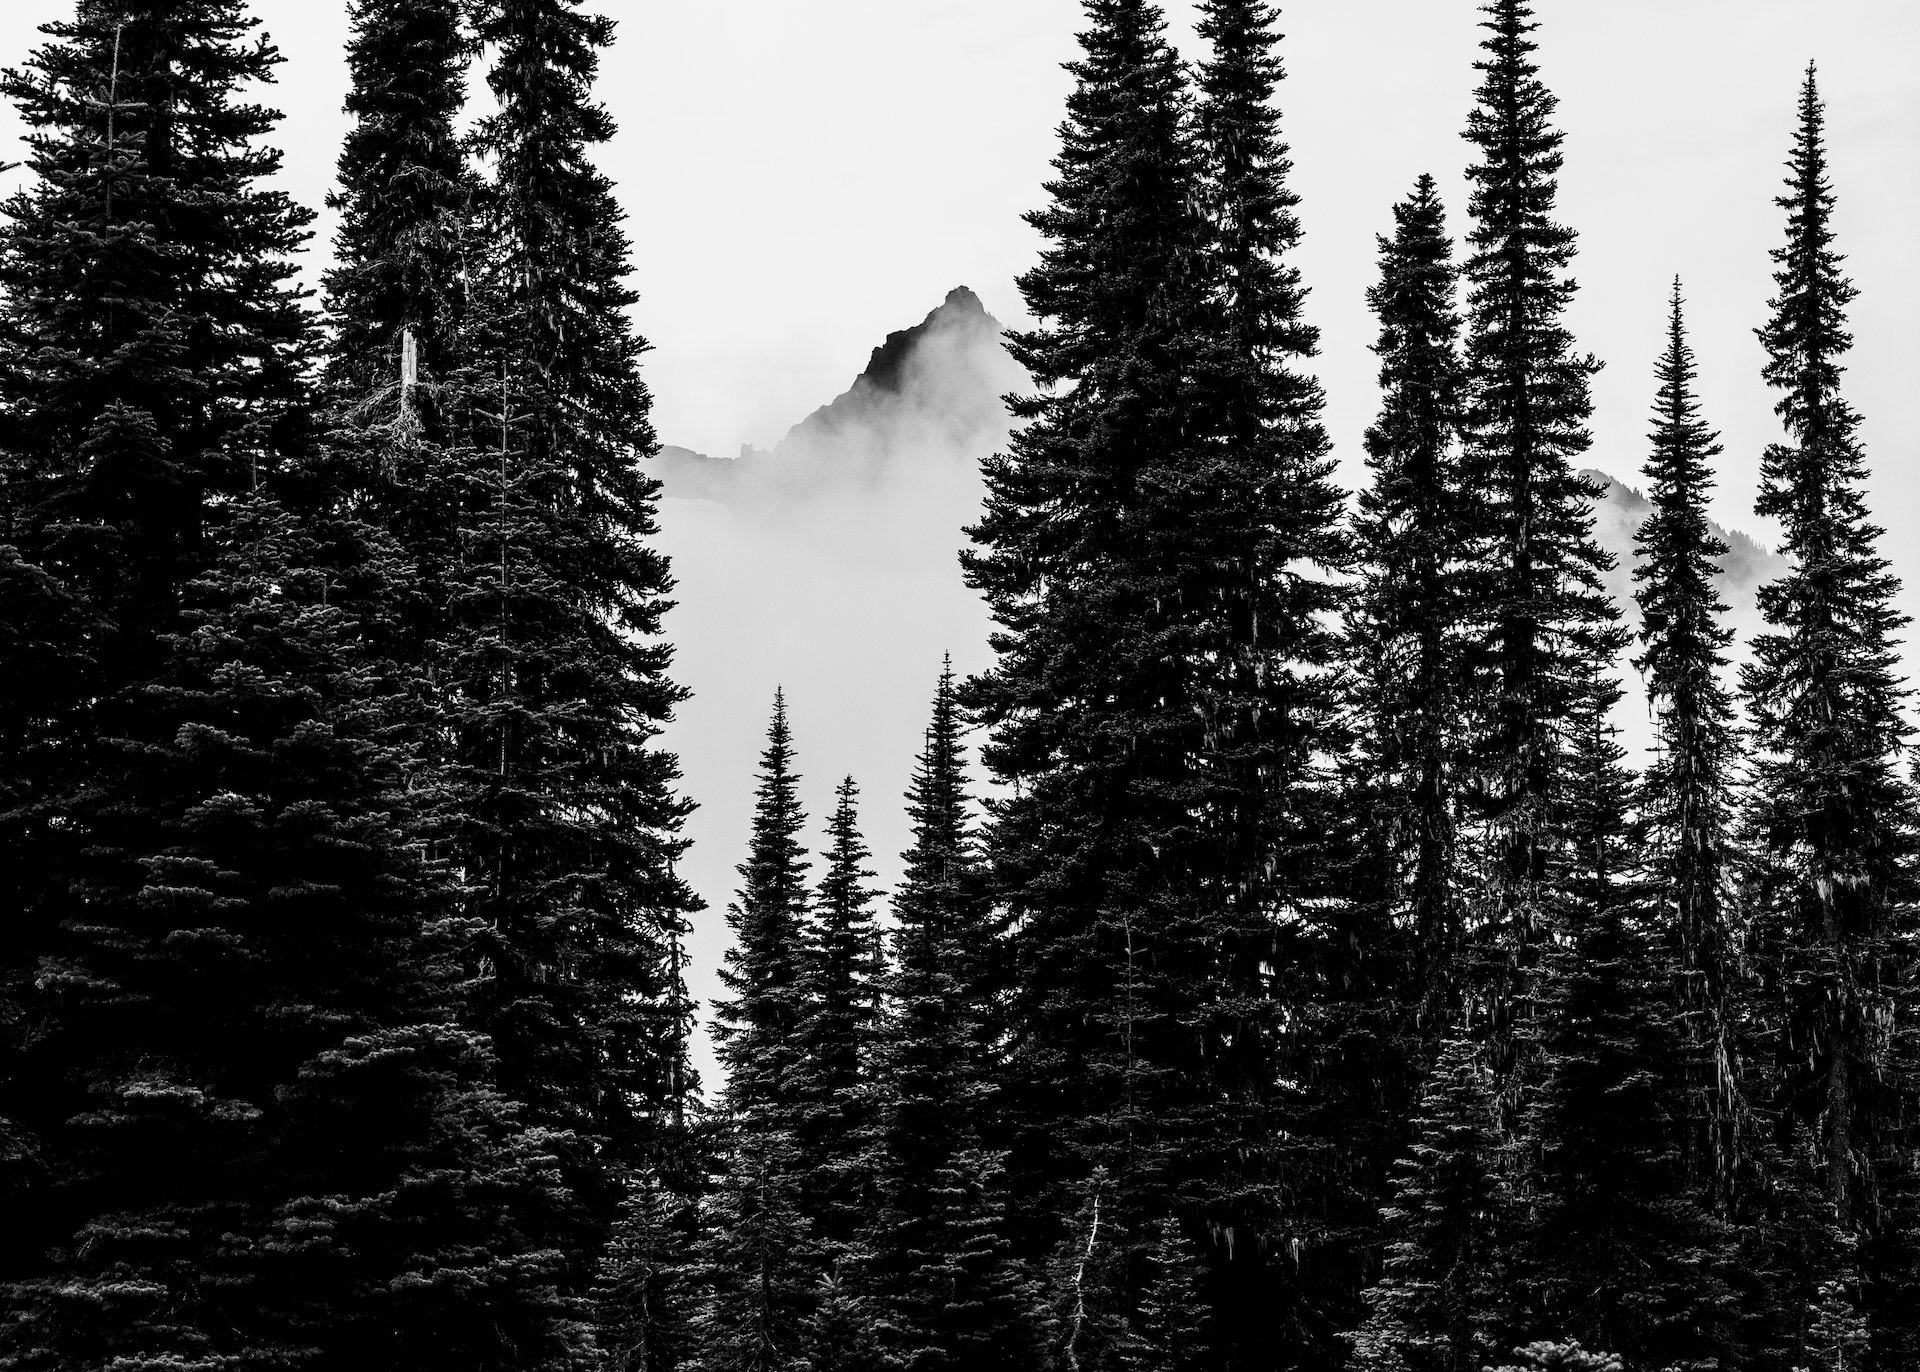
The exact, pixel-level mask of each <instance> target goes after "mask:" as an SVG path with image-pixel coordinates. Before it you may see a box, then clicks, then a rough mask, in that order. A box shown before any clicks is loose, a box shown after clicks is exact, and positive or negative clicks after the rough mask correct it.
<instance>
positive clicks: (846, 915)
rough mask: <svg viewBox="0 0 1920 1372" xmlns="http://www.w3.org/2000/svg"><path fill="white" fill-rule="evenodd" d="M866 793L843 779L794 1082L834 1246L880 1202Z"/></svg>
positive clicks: (805, 1156) (811, 1198) (816, 1211)
mask: <svg viewBox="0 0 1920 1372" xmlns="http://www.w3.org/2000/svg"><path fill="white" fill-rule="evenodd" d="M858 797H859V788H858V787H856V786H855V785H854V783H853V778H852V777H848V778H846V779H845V780H844V781H842V782H841V783H840V786H839V789H838V790H837V791H836V792H835V805H834V811H833V815H832V817H831V818H830V819H829V820H828V822H827V854H826V865H827V869H826V872H825V874H824V875H823V876H822V878H821V881H820V889H819V893H818V895H817V897H816V899H815V905H814V908H815V914H814V918H813V921H812V924H811V927H810V929H809V931H808V941H807V947H806V950H805V956H804V959H803V963H802V971H801V977H800V998H801V1019H800V1023H799V1025H798V1028H797V1030H796V1033H795V1040H796V1044H797V1054H798V1058H799V1071H798V1073H797V1076H796V1079H795V1080H794V1081H793V1082H792V1083H791V1084H790V1085H789V1086H788V1087H787V1089H788V1091H789V1092H790V1093H791V1095H792V1096H793V1098H794V1099H795V1101H796V1102H797V1107H798V1110H799V1112H800V1113H799V1119H798V1122H797V1129H798V1135H797V1140H798V1143H799V1146H800V1150H801V1165H802V1167H803V1168H804V1169H805V1173H806V1176H805V1181H804V1184H803V1189H804V1194H805V1197H806V1208H807V1212H808V1216H809V1218H810V1219H811V1220H812V1222H813V1226H814V1231H815V1233H816V1235H817V1236H818V1238H819V1239H820V1240H821V1242H822V1243H825V1244H828V1245H830V1246H833V1247H835V1248H847V1247H849V1246H851V1245H852V1243H853V1241H854V1238H855V1236H856V1233H857V1231H858V1230H859V1229H860V1227H861V1223H862V1219H863V1216H864V1213H865V1210H866V1207H867V1206H868V1204H869V1203H870V1201H871V1196H870V1194H869V1191H870V1188H869V1186H868V1178H867V1175H866V1173H867V1161H866V1158H865V1156H864V1147H863V1145H864V1142H865V1140H866V1138H867V1136H868V1132H869V1130H870V1129H871V1126H872V1118H873V1088H872V1081H871V1078H870V1072H871V1068H872V1066H873V1038H874V1022H875V1020H876V1019H877V1018H878V1016H879V1003H878V996H879V978H880V970H881V968H880V963H881V957H880V935H879V930H878V929H877V928H876V927H875V925H874V922H873V909H872V905H873V899H874V897H875V896H876V895H877V894H878V892H876V891H874V890H873V889H872V888H871V887H869V886H868V885H867V884H866V883H867V882H868V881H869V880H870V879H871V878H872V876H873V872H872V871H871V870H870V869H869V868H868V867H867V865H866V863H867V860H868V857H869V853H868V850H867V845H866V842H865V840H864V839H862V838H861V836H860V819H859V814H858V811H857V808H856V807H857V801H858Z"/></svg>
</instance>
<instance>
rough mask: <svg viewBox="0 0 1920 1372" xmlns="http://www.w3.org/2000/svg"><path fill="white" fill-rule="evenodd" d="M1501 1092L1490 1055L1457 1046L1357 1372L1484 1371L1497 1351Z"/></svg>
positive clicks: (1406, 1174)
mask: <svg viewBox="0 0 1920 1372" xmlns="http://www.w3.org/2000/svg"><path fill="white" fill-rule="evenodd" d="M1494 1092H1495V1083H1494V1082H1493V1080H1492V1076H1491V1074H1490V1073H1489V1071H1488V1069H1487V1068H1486V1066H1485V1064H1484V1061H1483V1054H1482V1050H1481V1049H1480V1048H1479V1047H1478V1046H1477V1045H1476V1044H1474V1043H1473V1042H1472V1041H1470V1040H1469V1039H1467V1038H1464V1037H1457V1038H1451V1039H1448V1040H1447V1041H1446V1042H1445V1043H1444V1044H1443V1045H1442V1046H1441V1049H1440V1053H1439V1056H1438V1059H1437V1060H1436V1061H1435V1063H1434V1066H1433V1070H1432V1072H1431V1073H1430V1074H1429V1076H1428V1078H1427V1083H1426V1086H1425V1087H1424V1088H1423V1090H1422V1092H1421V1096H1420V1102H1419V1105H1418V1108H1417V1109H1416V1110H1415V1112H1414V1119H1413V1134H1414V1143H1413V1146H1412V1148H1411V1149H1410V1150H1409V1152H1408V1154H1407V1156H1406V1157H1405V1158H1404V1159H1402V1161H1401V1163H1400V1165H1399V1167H1398V1169H1397V1172H1398V1177H1397V1181H1396V1186H1395V1191H1394V1196H1393V1201H1392V1203H1391V1204H1390V1205H1388V1206H1387V1208H1386V1210H1385V1211H1384V1213H1383V1219H1384V1221H1385V1224H1386V1228H1387V1233H1388V1236H1389V1237H1388V1244H1387V1257H1386V1266H1385V1271H1384V1273H1383V1274H1382V1276H1381V1279H1380V1281H1379V1284H1378V1285H1376V1286H1375V1287H1374V1288H1373V1290H1371V1291H1370V1292H1369V1293H1368V1294H1367V1303H1368V1306H1369V1311H1368V1315H1367V1319H1366V1322H1365V1323H1364V1324H1363V1325H1362V1326H1361V1328H1360V1329H1359V1330H1358V1331H1357V1332H1355V1333H1354V1334H1352V1335H1350V1336H1349V1337H1350V1338H1351V1339H1352V1340H1353V1354H1352V1357H1351V1359H1350V1360H1349V1363H1348V1366H1349V1367H1351V1368H1353V1369H1354V1370H1355V1372H1479V1369H1480V1368H1481V1367H1483V1366H1484V1364H1485V1360H1486V1359H1487V1357H1488V1356H1489V1355H1490V1354H1491V1353H1492V1351H1493V1348H1494V1344H1493V1341H1492V1336H1493V1333H1494V1329H1495V1327H1496V1321H1497V1319H1498V1318H1499V1317H1500V1315H1501V1314H1502V1313H1503V1311H1504V1310H1505V1309H1506V1301H1507V1296H1506V1294H1505V1290H1504V1282H1505V1279H1506V1276H1507V1271H1506V1268H1505V1265H1504V1264H1505V1261H1506V1258H1507V1255H1508V1247H1507V1245H1508V1244H1509V1242H1510V1240H1511V1236H1512V1235H1511V1231H1512V1219H1511V1206H1510V1203H1509V1197H1508V1196H1507V1194H1506V1182H1505V1180H1504V1178H1503V1175H1502V1172H1503V1160H1502V1158H1501V1156H1500V1150H1501V1145H1500V1143H1499V1140H1498V1134H1497V1131H1498V1123H1497V1106H1496V1103H1495V1098H1494Z"/></svg>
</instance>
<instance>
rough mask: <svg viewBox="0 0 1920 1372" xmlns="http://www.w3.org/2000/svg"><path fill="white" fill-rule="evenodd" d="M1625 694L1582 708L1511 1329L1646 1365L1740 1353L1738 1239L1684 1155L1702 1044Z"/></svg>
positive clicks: (1572, 750) (1545, 986)
mask: <svg viewBox="0 0 1920 1372" xmlns="http://www.w3.org/2000/svg"><path fill="white" fill-rule="evenodd" d="M1620 695H1621V691H1620V688H1619V687H1618V686H1617V685H1615V684H1613V683H1612V682H1610V681H1602V682H1601V683H1599V684H1598V685H1596V687H1595V688H1594V689H1592V690H1591V691H1590V692H1589V694H1588V697H1587V700H1586V701H1585V702H1584V703H1583V704H1582V705H1581V706H1580V707H1579V708H1578V709H1577V710H1576V711H1575V712H1574V714H1573V717H1572V719H1571V720H1570V721H1569V727H1568V734H1569V737H1568V738H1567V740H1566V749H1567V757H1566V762H1565V774H1564V785H1565V788H1566V793H1565V795H1564V797H1563V798H1562V799H1561V801H1560V803H1559V806H1558V809H1559V811H1560V813H1561V816H1562V818H1561V828H1562V837H1561V840H1560V843H1559V845H1558V846H1557V850H1556V852H1555V854H1554V857H1553V872H1552V878H1553V880H1552V903H1551V906H1550V911H1551V914H1552V917H1553V921H1554V927H1555V938H1554V941H1553V943H1552V945H1551V947H1550V950H1549V951H1548V953H1547V954H1546V957H1545V959H1544V966H1543V968H1542V975H1541V987H1540V991H1539V995H1540V998H1541V1001H1542V1004H1541V1007H1540V1009H1541V1013H1540V1014H1539V1016H1538V1021H1537V1022H1538V1026H1539V1027H1538V1029H1537V1031H1536V1034H1537V1047H1538V1054H1539V1058H1540V1071H1541V1073H1542V1077H1543V1080H1542V1083H1541V1086H1540V1088H1539V1092H1538V1094H1537V1096H1536V1097H1535V1098H1534V1100H1533V1102H1532V1105H1531V1107H1530V1109H1529V1111H1528V1115H1527V1118H1526V1120H1525V1125H1526V1128H1527V1135H1528V1137H1527V1144H1528V1147H1527V1153H1528V1155H1529V1156H1530V1157H1532V1158H1534V1159H1535V1161H1534V1163H1533V1167H1532V1171H1531V1175H1530V1177H1529V1184H1530V1191H1531V1197H1530V1198H1531V1201H1532V1204H1531V1207H1530V1215H1529V1227H1528V1231H1527V1233H1526V1235H1525V1236H1524V1237H1523V1238H1522V1239H1521V1240H1520V1242H1519V1252H1518V1254H1517V1255H1516V1256H1518V1257H1519V1258H1520V1262H1519V1264H1518V1267H1517V1274H1518V1279H1519V1283H1518V1284H1519V1286H1520V1287H1521V1289H1522V1290H1523V1291H1524V1292H1525V1293H1526V1294H1527V1296H1528V1299H1527V1300H1526V1301H1525V1302H1524V1303H1523V1304H1521V1305H1519V1307H1518V1308H1517V1309H1516V1310H1515V1311H1514V1312H1513V1315H1512V1320H1513V1322H1512V1323H1511V1324H1509V1325H1508V1326H1507V1328H1506V1331H1505V1332H1506V1333H1507V1334H1508V1336H1509V1337H1510V1338H1512V1339H1523V1338H1528V1337H1531V1336H1533V1335H1536V1334H1539V1333H1541V1332H1552V1333H1555V1334H1557V1335H1577V1336H1578V1337H1579V1338H1581V1339H1583V1340H1585V1341H1586V1342H1587V1343H1589V1344H1592V1345H1594V1346H1599V1347H1610V1348H1616V1349H1619V1350H1621V1351H1622V1352H1623V1353H1624V1354H1625V1355H1626V1356H1627V1357H1628V1358H1629V1359H1631V1360H1632V1361H1633V1362H1634V1364H1635V1365H1636V1366H1646V1367H1668V1366H1683V1367H1686V1366H1723V1365H1734V1364H1735V1362H1736V1359H1735V1357H1734V1355H1735V1352H1736V1344H1735V1329H1734V1320H1733V1302H1732V1300H1731V1295H1730V1292H1729V1290H1728V1288H1727V1286H1726V1284H1725V1282H1724V1273H1723V1270H1722V1269H1723V1267H1724V1264H1725V1261H1726V1259H1727V1257H1728V1256H1729V1254H1730V1251H1731V1238H1730V1235H1729V1234H1728V1232H1727V1231H1726V1230H1725V1229H1723V1228H1722V1227H1721V1226H1720V1225H1719V1224H1718V1223H1717V1222H1716V1221H1714V1220H1713V1219H1711V1218H1710V1216H1709V1214H1708V1212H1707V1210H1706V1208H1705V1207H1704V1205H1703V1204H1702V1202H1701V1198H1700V1196H1699V1193H1698V1192H1696V1190H1695V1189H1694V1187H1693V1185H1692V1178H1691V1177H1690V1176H1689V1175H1688V1171H1687V1168H1686V1166H1685V1149H1684V1145H1685V1143H1686V1136H1685V1130H1684V1120H1683V1116H1684V1112H1685V1110H1686V1109H1687V1107H1688V1106H1689V1105H1690V1104H1691V1102H1690V1099H1689V1097H1690V1092H1689V1091H1688V1089H1687V1088H1688V1085H1689V1083H1688V1082H1687V1080H1686V1073H1685V1067H1686V1056H1685V1053H1684V1050H1683V1045H1682V1041H1681V1039H1680V1037H1679V1036H1678V1034H1677V1033H1675V1031H1674V1026H1673V1023H1672V1020H1671V1017H1670V1016H1669V1015H1668V1014H1667V1013H1666V1005H1667V993H1668V987H1667V986H1666V985H1665V984H1664V981H1663V977H1662V973H1663V972H1664V970H1665V967H1666V966H1667V963H1666V960H1665V959H1663V958H1659V957H1657V956H1656V955H1655V953H1654V950H1653V948H1652V947H1650V946H1649V943H1648V940H1647V938H1646V937H1645V935H1644V933H1643V929H1644V925H1645V917H1644V907H1645V905H1646V902H1647V890H1646V886H1645V884H1644V882H1643V880H1642V879H1641V878H1640V876H1639V873H1638V871H1637V870H1636V868H1637V854H1636V852H1635V846H1636V842H1637V839H1638V835H1637V834H1636V833H1635V832H1634V828H1635V826H1633V824H1632V823H1631V821H1630V817H1629V804H1630V798H1631V795H1632V790H1633V783H1632V779H1631V778H1630V777H1629V775H1628V774H1627V772H1626V770H1625V768H1624V767H1623V765H1622V760H1623V758H1624V756H1625V754H1624V750H1623V749H1622V748H1621V747H1620V745H1619V743H1618V742H1617V740H1616V738H1615V732H1616V731H1615V728H1614V726H1613V725H1612V723H1611V722H1610V719H1609V716H1610V715H1611V713H1612V710H1613V708H1614V705H1615V703H1616V702H1617V701H1618V699H1619V697H1620ZM1716 1360H1717V1361H1716Z"/></svg>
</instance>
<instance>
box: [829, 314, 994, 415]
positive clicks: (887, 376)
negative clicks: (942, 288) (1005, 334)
mask: <svg viewBox="0 0 1920 1372" xmlns="http://www.w3.org/2000/svg"><path fill="white" fill-rule="evenodd" d="M987 330H991V331H992V332H993V333H994V334H996V335H997V334H999V332H1000V324H999V322H998V321H997V320H995V319H994V317H993V316H992V315H990V314H988V313H987V307H986V305H985V304H983V303H982V302H981V300H980V297H979V296H977V295H975V294H974V293H973V291H972V290H971V289H969V288H968V287H966V286H955V287H954V288H953V289H952V290H950V291H948V292H947V298H946V299H945V300H943V301H941V302H940V304H939V306H938V307H937V308H935V309H934V310H933V312H932V313H930V314H929V315H928V316H927V317H926V318H925V319H923V320H921V321H920V322H919V323H918V324H915V325H914V326H913V327H912V328H910V329H901V330H899V331H898V332H897V333H890V334H888V335H887V341H886V342H884V343H882V344H881V345H880V346H879V347H877V348H875V349H874V350H873V354H872V355H871V356H870V357H868V358H867V366H866V370H865V371H863V372H861V373H860V375H859V376H857V377H856V378H854V382H853V387H852V389H851V390H849V391H848V392H847V393H846V395H843V396H841V397H840V400H841V401H844V400H846V399H847V398H848V397H850V396H853V395H855V394H857V393H858V392H859V391H860V389H861V386H862V383H865V385H866V386H868V387H871V388H873V389H875V390H879V391H884V392H886V393H887V394H889V395H898V394H900V392H902V391H903V390H905V389H906V387H907V381H908V366H907V364H908V363H909V362H910V361H912V359H913V354H914V350H915V349H917V348H918V347H919V346H920V344H921V342H922V340H924V339H925V338H926V337H927V336H928V335H930V334H936V333H946V332H948V331H955V332H965V333H980V332H984V331H987ZM834 403H835V404H839V403H840V401H835V402H834ZM826 408H827V409H831V408H832V407H831V406H828V407H826ZM822 412H824V411H822ZM803 422H804V421H803ZM796 427H797V426H796Z"/></svg>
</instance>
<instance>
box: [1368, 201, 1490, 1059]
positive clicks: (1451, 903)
mask: <svg viewBox="0 0 1920 1372" xmlns="http://www.w3.org/2000/svg"><path fill="white" fill-rule="evenodd" d="M1393 215H1394V236H1393V238H1392V239H1391V240H1387V239H1382V240H1381V241H1380V280H1379V282H1378V284H1376V285H1375V286H1374V287H1373V288H1372V289H1371V290H1370V291H1369V292H1368V302H1369V303H1370V304H1371V305H1372V306H1373V309H1374V313H1375V314H1376V315H1377V316H1378V318H1379V320H1380V338H1379V341H1378V342H1377V343H1376V344H1375V345H1374V351H1375V352H1376V353H1377V354H1378V355H1379V357H1380V390H1381V408H1380V417H1379V418H1378V419H1377V420H1376V421H1375V422H1374V425H1373V427H1372V428H1370V429H1368V431H1367V436H1366V444H1367V461H1368V465H1369V466H1370V468H1371V469H1372V472H1373V483H1372V485H1371V486H1369V487H1368V488H1367V489H1366V490H1363V491H1362V492H1361V493H1360V497H1359V517H1358V519H1357V520H1356V523H1355V532H1356V543H1357V554H1358V560H1359V563H1360V567H1361V583H1360V588H1359V590H1358V591H1357V592H1356V593H1355V595H1354V599H1353V603H1352V606H1351V608H1350V609H1349V611H1348V618H1347V636H1348V641H1349V643H1350V644H1351V645H1352V650H1353V658H1354V662H1353V669H1354V682H1355V700H1354V708H1355V712H1356V714H1357V716H1358V718H1357V719H1356V721H1355V725H1354V733H1355V735H1356V738H1357V742H1358V749H1357V751H1358V767H1359V770H1360V771H1361V772H1362V773H1363V780H1362V781H1361V783H1360V792H1361V803H1362V804H1363V805H1364V806H1365V807H1366V808H1367V810H1368V812H1369V828H1370V829H1372V830H1373V831H1374V832H1375V833H1377V834H1378V835H1379V838H1378V840H1377V843H1378V847H1379V850H1380V852H1381V854H1382V856H1383V857H1384V858H1385V862H1384V864H1383V866H1384V871H1383V872H1381V873H1380V875H1379V898H1380V899H1381V900H1382V901H1384V902H1386V903H1387V905H1388V906H1389V910H1390V913H1391V916H1392V917H1393V918H1394V919H1395V920H1396V921H1397V922H1399V923H1402V924H1404V926H1405V927H1406V928H1407V930H1408V931H1409V932H1410V934H1411V935H1412V938H1413V944H1414V947H1413V955H1414V959H1415V966H1414V968H1413V969H1412V970H1413V974H1414V978H1415V982H1416V985H1417V987H1418V995H1419V996H1420V1000H1421V1011H1422V1017H1423V1019H1424V1020H1425V1021H1426V1022H1427V1023H1428V1024H1429V1025H1432V1026H1435V1027H1439V1026H1442V1025H1444V1024H1445V1023H1446V1021H1447V1019H1448V1018H1449V1017H1450V1016H1451V1015H1452V1014H1454V1013H1456V1012H1457V1010H1458V1007H1459V997H1460V992H1461V987H1460V985H1459V981H1458V968H1457V962H1458V959H1459V956H1460V941H1461V921H1462V918H1463V910H1462V904H1463V901H1462V894H1461V891H1460V873H1459V870H1458V869H1459V860H1458V856H1457V853H1456V841H1457V834H1456V826H1457V822H1458V814H1457V812H1458V809H1459V794H1458V790H1459V785H1460V776H1459V754H1460V749H1461V746H1462V743H1463V739H1462V737H1461V729H1460V716H1461V712H1462V710H1463V708H1464V706H1465V701H1464V699H1463V690H1462V682H1461V680H1460V673H1461V652H1462V644H1461V636H1462V630H1463V626H1462V624H1461V613H1462V604H1461V600H1460V596H1459V587H1458V573H1459V566H1460V561H1461V554H1462V551H1463V550H1462V547H1461V531H1462V527H1463V522H1464V517H1463V512H1462V510H1461V509H1460V508H1459V506H1460V474H1459V463H1460V450H1459V435H1460V429H1459V426H1460V418H1461V402H1462V394H1461V392H1462V376H1461V370H1460V358H1459V351H1458V346H1457V344H1458V337H1459V327H1460V324H1459V318H1458V316H1457V315H1456V313H1455V310H1454V294H1455V289H1456V274H1455V270H1454V266H1453V261H1452V257H1453V249H1452V242H1451V240H1450V238H1449V237H1448V234H1447V229H1446V214H1445V210H1444V208H1443V207H1442V206H1441V203H1440V197H1439V194H1438V192H1437V191H1436V189H1435V186H1434V182H1433V178H1432V177H1430V176H1423V177H1421V178H1420V180H1419V182H1418V184H1417V185H1416V186H1415V187H1414V190H1413V193H1412V195H1410V196H1409V197H1408V198H1407V199H1406V200H1405V201H1403V202H1401V203H1400V204H1398V205H1396V206H1394V211H1393ZM1394 989H1395V990H1396V991H1404V989H1405V988H1404V987H1395V988H1394Z"/></svg>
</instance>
